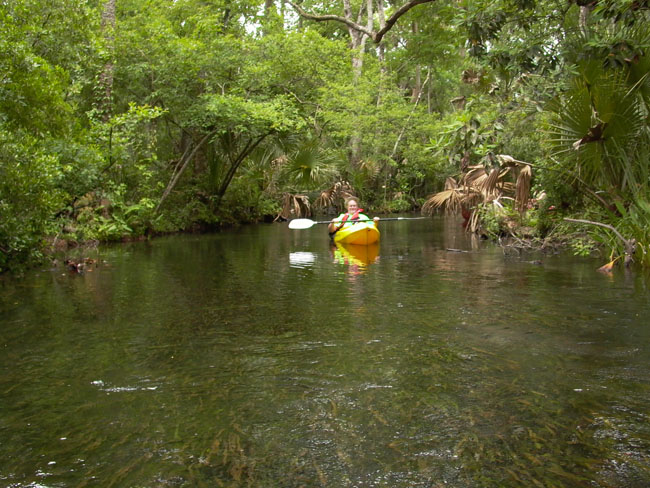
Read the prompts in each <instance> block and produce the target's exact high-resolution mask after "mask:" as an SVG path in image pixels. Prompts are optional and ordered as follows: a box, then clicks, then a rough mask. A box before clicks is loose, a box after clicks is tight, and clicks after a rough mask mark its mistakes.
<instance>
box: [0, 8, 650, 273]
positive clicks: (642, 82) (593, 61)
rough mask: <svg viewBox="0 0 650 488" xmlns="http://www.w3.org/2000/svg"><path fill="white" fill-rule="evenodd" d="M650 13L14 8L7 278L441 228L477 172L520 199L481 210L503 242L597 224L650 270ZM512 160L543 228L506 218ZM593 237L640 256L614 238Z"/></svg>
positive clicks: (0, 101)
mask: <svg viewBox="0 0 650 488" xmlns="http://www.w3.org/2000/svg"><path fill="white" fill-rule="evenodd" d="M648 12H649V10H648V5H647V4H646V3H644V2H638V1H631V0H603V1H597V2H589V3H585V2H575V3H574V2H568V3H567V2H558V1H556V0H543V1H541V0H540V1H534V0H497V1H496V2H483V1H472V2H465V1H462V0H460V1H454V2H445V1H441V0H438V1H435V2H434V1H432V0H411V1H406V2H391V1H384V0H373V1H367V2H359V1H356V0H354V1H353V0H342V1H340V2H339V1H334V2H329V3H318V2H312V1H310V0H305V1H303V2H300V3H298V2H271V1H269V0H265V1H264V2H261V1H259V0H228V1H221V0H220V1H213V0H210V1H198V0H177V1H174V2H169V1H144V0H106V1H102V2H97V1H95V0H85V1H81V2H79V1H75V2H72V1H70V0H14V1H12V2H2V3H0V139H1V140H2V142H1V144H0V270H2V271H4V270H7V269H13V268H16V267H20V266H22V265H24V264H29V263H32V262H34V261H37V260H38V259H40V258H41V257H42V254H43V252H47V251H51V250H52V249H53V248H55V247H56V245H57V243H58V242H63V241H65V242H68V243H71V242H87V241H93V240H99V241H105V240H121V239H128V238H136V237H138V236H142V235H147V234H149V235H155V234H158V233H164V232H176V231H183V230H196V229H215V228H218V227H220V226H222V225H229V224H231V223H234V222H253V221H260V220H267V221H270V220H273V219H274V218H276V217H278V216H282V217H286V216H292V215H293V216H299V215H296V214H295V212H296V211H297V212H300V213H304V212H308V211H314V210H315V209H319V210H320V211H322V212H327V211H331V212H333V211H336V210H338V208H337V207H339V206H340V205H341V200H340V196H342V195H343V194H344V193H345V192H352V193H354V194H355V195H356V196H357V197H359V198H360V199H362V201H364V205H365V206H366V207H368V206H370V207H372V208H374V209H375V210H376V211H377V212H397V211H408V210H417V209H421V208H422V207H423V206H424V207H425V208H428V209H432V208H436V205H433V206H432V203H431V202H432V200H431V199H432V197H433V196H435V195H436V194H438V193H439V192H441V191H443V190H444V191H447V192H448V193H447V195H449V196H450V198H451V195H456V196H458V195H459V192H460V191H461V187H455V189H454V188H451V187H449V186H448V185H449V184H450V179H452V180H454V181H456V182H462V181H464V182H467V181H470V180H468V175H478V174H479V172H478V170H477V169H473V168H476V167H477V166H480V167H481V168H482V170H483V171H485V174H486V177H487V176H488V175H489V174H490V172H492V171H497V172H498V174H499V175H501V176H500V177H499V178H496V175H497V173H494V175H495V177H494V178H492V179H491V180H489V181H490V182H492V183H495V184H497V183H496V182H498V181H501V182H502V183H499V184H501V185H502V186H501V187H500V188H501V189H502V190H503V192H501V193H499V192H496V193H494V192H491V191H483V190H480V189H479V190H477V191H478V192H479V193H481V191H483V193H482V194H483V195H484V197H482V199H481V200H479V201H474V200H472V199H467V200H464V201H465V202H466V203H467V205H469V207H468V208H466V209H465V211H468V212H470V211H471V212H475V215H477V216H482V218H483V222H484V224H485V225H483V227H482V228H483V231H484V232H486V229H489V228H490V226H489V225H488V223H489V222H492V221H495V219H497V220H499V219H501V220H502V221H503V220H504V219H506V220H507V219H510V220H519V221H520V223H522V224H531V223H532V226H533V227H535V228H536V231H535V232H536V234H535V235H537V236H540V237H541V236H544V235H547V234H548V233H552V232H554V231H556V230H558V229H559V230H560V231H561V232H564V233H566V234H568V233H571V232H573V231H574V230H576V227H575V226H573V227H569V226H570V225H573V224H567V223H566V222H564V223H563V220H562V217H563V216H572V215H573V216H575V214H579V215H580V216H582V217H586V218H587V219H588V220H592V221H598V222H601V223H602V222H605V223H607V224H608V225H612V226H615V227H616V228H617V229H618V230H617V232H620V233H621V234H622V235H625V236H626V238H629V239H631V238H634V239H635V241H636V242H638V251H637V253H638V256H637V257H638V258H639V260H640V261H645V262H646V263H648V262H650V258H648V257H647V256H650V247H649V246H650V196H649V193H648V185H649V184H650V181H649V176H648V167H650V165H649V164H648V154H649V146H650V144H649V143H650V130H649V126H648V125H649V120H650V119H649V117H648V114H649V113H650V112H649V107H650V105H649V102H650V75H649V72H650V56H649V53H648V49H649V47H650V27H648V26H649V25H650V24H649V23H648V17H649V13H648ZM503 155H507V156H509V157H510V158H511V160H516V161H520V162H523V163H526V164H525V165H524V166H526V167H527V168H529V170H530V171H531V183H530V191H529V193H530V194H529V195H528V196H527V197H526V198H527V200H526V201H534V202H535V203H534V204H533V206H532V207H531V208H530V209H528V210H526V209H524V208H522V207H521V205H519V204H517V205H510V204H508V203H507V202H508V201H509V200H508V198H513V199H514V198H515V196H514V193H509V192H510V191H511V189H514V185H515V183H516V181H515V180H513V181H511V182H508V181H507V180H508V178H509V177H511V178H514V179H516V178H517V177H518V176H517V175H518V174H519V172H520V170H521V168H523V166H521V165H519V166H517V165H515V166H512V164H510V163H508V164H510V166H508V168H510V169H509V170H508V174H509V175H510V176H506V173H504V171H505V170H504V166H503V164H504V161H511V160H508V159H504V158H502V157H500V156H503ZM523 163H522V164H523ZM529 170H526V171H529ZM470 179H471V178H470ZM445 185H447V186H445ZM508 185H512V187H510V186H508ZM469 186H472V185H469ZM469 186H468V187H467V188H469ZM342 188H345V189H346V190H345V192H341V191H339V190H340V189H342ZM472 188H478V187H474V186H472ZM452 190H453V191H452ZM513 191H514V190H513ZM470 194H471V195H474V193H471V192H469V193H467V192H466V193H465V194H464V195H465V196H467V195H470ZM485 195H493V196H492V197H490V198H488V199H486V198H485ZM541 195H543V196H544V202H543V203H542V202H541V199H540V198H536V197H539V196H541ZM502 197H503V198H502ZM472 198H473V197H472ZM518 198H523V197H518ZM298 201H300V202H303V204H301V205H298V206H287V205H289V204H290V202H294V203H295V202H298ZM495 201H496V202H497V203H496V204H495V203H494V202H495ZM304 202H308V205H305V204H304ZM435 202H439V203H441V204H443V203H444V200H441V199H440V197H438V198H437V199H436V200H435ZM503 202H505V203H506V204H505V207H504V206H503ZM519 203H521V200H519ZM518 205H519V206H518ZM443 206H444V205H443ZM449 208H453V206H450V207H449ZM499 208H500V209H499ZM459 209H460V208H459ZM495 209H499V210H498V211H497V210H495ZM291 211H293V212H294V213H293V214H292V213H291ZM495 212H496V213H495ZM504 215H505V217H504ZM526 226H527V227H530V225H526ZM479 228H480V226H479ZM493 230H494V231H495V232H499V230H498V227H495V228H494V229H493ZM580 230H581V232H582V234H581V235H584V232H583V231H584V229H580ZM589 232H590V233H591V237H592V238H595V239H597V240H600V241H601V242H603V243H605V244H606V245H607V246H609V247H610V248H611V249H614V250H617V252H619V253H621V252H623V247H622V246H621V244H620V243H618V244H617V242H618V241H619V240H620V239H618V237H617V236H616V235H615V234H614V233H611V232H609V231H608V230H607V228H606V227H603V226H594V227H592V228H590V229H589ZM582 249H587V247H584V246H583V248H582ZM646 251H647V252H646Z"/></svg>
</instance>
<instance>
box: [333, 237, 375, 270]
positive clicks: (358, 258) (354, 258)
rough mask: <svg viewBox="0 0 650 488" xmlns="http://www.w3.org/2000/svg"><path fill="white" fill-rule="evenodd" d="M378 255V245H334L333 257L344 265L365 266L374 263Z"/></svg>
mask: <svg viewBox="0 0 650 488" xmlns="http://www.w3.org/2000/svg"><path fill="white" fill-rule="evenodd" d="M378 254H379V243H378V242H375V243H373V244H368V245H367V246H362V245H359V244H341V243H340V242H339V243H337V244H336V251H335V255H338V256H337V258H338V259H339V260H342V262H343V263H345V264H356V265H357V266H367V265H369V264H371V263H374V262H375V260H376V259H377V255H378Z"/></svg>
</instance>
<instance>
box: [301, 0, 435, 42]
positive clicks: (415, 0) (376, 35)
mask: <svg viewBox="0 0 650 488" xmlns="http://www.w3.org/2000/svg"><path fill="white" fill-rule="evenodd" d="M435 1H436V0H411V1H410V2H406V3H405V4H404V5H402V6H401V7H400V8H398V9H397V10H395V12H393V15H391V16H390V17H389V18H388V19H386V23H385V25H384V26H383V27H382V28H381V29H380V30H379V31H377V32H374V31H373V30H372V29H368V28H366V27H364V26H362V25H359V24H358V23H356V22H353V21H351V20H350V19H346V18H345V17H341V16H339V15H331V14H325V15H315V14H310V13H309V12H306V11H305V10H304V9H303V8H302V7H300V5H297V4H296V3H294V2H292V1H291V0H288V2H289V4H290V5H291V6H292V7H293V8H294V9H295V10H296V12H298V14H300V16H301V17H304V18H305V19H309V20H314V21H316V22H327V21H330V20H333V21H335V22H340V23H342V24H345V25H347V26H348V27H349V28H351V29H353V30H355V31H357V32H361V33H363V34H365V35H367V36H368V37H370V38H371V39H372V40H373V41H374V42H375V44H379V43H380V42H381V40H382V39H383V37H384V35H386V33H387V32H388V31H389V30H391V29H392V28H393V26H394V25H395V23H396V22H397V20H398V19H399V18H400V17H401V16H402V15H404V14H405V13H406V12H408V11H409V10H411V9H412V8H413V7H415V6H416V5H420V4H422V3H431V2H435Z"/></svg>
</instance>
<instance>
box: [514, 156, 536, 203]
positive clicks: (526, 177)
mask: <svg viewBox="0 0 650 488" xmlns="http://www.w3.org/2000/svg"><path fill="white" fill-rule="evenodd" d="M532 178H533V170H532V169H531V167H530V166H524V167H523V168H521V169H520V170H519V175H518V176H517V185H516V190H515V202H516V205H517V209H518V210H519V211H520V212H524V211H525V210H526V206H527V205H528V200H529V198H530V182H531V180H532Z"/></svg>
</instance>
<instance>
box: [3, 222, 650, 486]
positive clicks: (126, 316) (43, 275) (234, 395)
mask: <svg viewBox="0 0 650 488" xmlns="http://www.w3.org/2000/svg"><path fill="white" fill-rule="evenodd" d="M102 253H103V254H102V256H101V258H102V260H101V263H102V264H101V265H100V266H99V267H98V268H96V269H95V270H94V271H93V272H92V273H86V274H84V275H80V274H69V273H67V272H62V270H61V269H59V271H58V272H50V271H47V270H45V271H43V272H36V273H33V274H31V275H28V276H26V277H25V278H23V279H20V280H16V281H10V280H4V281H0V347H2V354H0V407H1V408H0V434H1V435H2V443H0V459H2V460H3V461H4V462H3V465H2V466H0V485H2V486H13V487H16V488H26V487H29V486H83V485H88V486H111V485H112V486H143V487H144V486H147V487H148V486H161V487H164V486H263V487H266V486H269V487H271V486H282V487H287V488H294V487H295V488H297V487H299V486H336V487H339V486H340V487H351V486H358V487H363V488H370V487H375V486H376V487H379V486H385V487H387V486H390V487H391V488H392V487H395V488H407V487H408V488H411V487H415V486H422V487H435V486H443V485H444V486H448V487H452V488H461V487H462V488H464V487H469V486H471V487H479V488H483V487H485V488H492V487H494V486H503V487H518V486H522V487H523V486H526V487H528V486H549V487H550V486H563V487H573V486H576V487H577V486H592V487H594V488H599V487H605V486H617V487H619V486H620V487H623V486H624V487H626V488H636V487H639V488H641V487H647V486H650V471H649V468H648V467H649V466H650V454H648V453H650V406H649V405H650V401H649V400H650V383H649V380H648V374H647V373H648V370H649V369H650V353H649V351H650V328H648V327H647V324H646V322H645V320H644V317H647V315H648V312H650V301H649V299H648V289H647V286H646V284H645V282H643V281H641V280H640V279H638V277H637V279H636V281H634V280H632V278H633V277H626V276H624V275H623V274H622V273H618V272H615V273H614V274H613V275H612V276H611V277H610V276H603V275H601V274H600V273H597V272H596V271H595V270H596V268H597V267H598V265H599V263H597V262H590V261H585V260H582V259H575V258H573V257H572V256H556V255H549V256H544V257H543V258H542V263H541V264H535V263H534V262H533V261H534V259H537V258H536V257H533V256H523V255H522V256H516V257H513V256H506V255H504V253H503V252H502V250H501V249H500V248H498V247H494V246H491V245H490V244H489V243H485V242H481V241H478V240H472V239H471V238H470V237H469V236H467V235H466V234H464V233H463V232H462V228H461V227H460V223H459V222H457V221H454V220H453V219H449V220H442V219H440V220H437V221H436V220H432V221H415V222H402V223H400V222H395V223H391V224H387V225H386V226H384V227H382V243H381V253H380V252H379V246H374V247H363V248H357V247H354V248H350V247H349V246H347V247H336V246H333V247H330V240H329V237H328V236H327V234H326V233H325V232H323V229H322V228H321V229H318V228H314V229H309V230H303V231H300V232H294V231H288V230H287V229H286V226H280V225H275V226H271V225H269V226H250V227H244V228H241V229H236V230H233V231H231V232H224V233H222V234H218V235H213V236H177V237H173V238H169V239H159V240H153V241H151V242H149V243H135V244H133V245H128V246H118V247H116V248H113V249H106V248H103V249H102ZM379 254H381V256H379ZM287 257H288V259H287ZM617 271H618V270H617Z"/></svg>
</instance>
